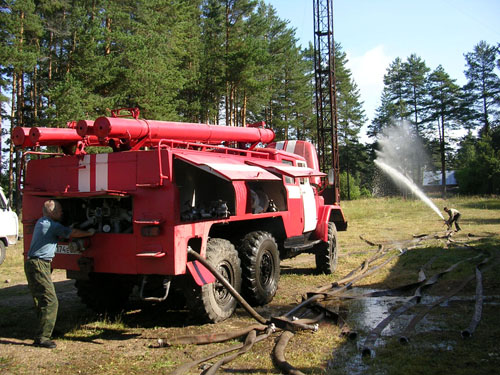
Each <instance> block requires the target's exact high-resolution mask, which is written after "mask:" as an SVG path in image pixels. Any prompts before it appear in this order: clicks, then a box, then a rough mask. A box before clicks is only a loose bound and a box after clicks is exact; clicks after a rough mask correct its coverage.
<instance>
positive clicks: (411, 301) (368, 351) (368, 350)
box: [361, 254, 482, 357]
mask: <svg viewBox="0 0 500 375" xmlns="http://www.w3.org/2000/svg"><path fill="white" fill-rule="evenodd" d="M481 255H482V254H479V255H476V256H474V257H470V258H467V259H462V260H461V261H459V262H457V263H455V264H453V265H451V266H450V267H448V268H447V269H446V270H444V271H442V272H439V273H437V274H435V275H434V276H432V277H431V278H430V279H428V280H424V281H422V285H421V286H419V287H418V288H417V289H416V291H415V293H414V295H413V296H412V297H411V298H408V299H407V300H406V302H405V303H404V304H403V305H402V306H400V307H399V308H398V309H396V310H395V311H393V312H392V314H390V315H389V316H388V317H387V318H385V319H384V320H382V321H381V322H380V323H379V324H378V325H377V326H376V327H375V328H374V329H373V330H372V331H371V332H370V333H369V334H368V337H367V338H366V340H365V342H364V344H363V347H362V350H361V354H362V356H363V357H366V356H370V357H374V356H375V351H374V347H375V342H376V341H377V339H378V338H379V336H380V334H381V333H382V331H383V330H384V328H385V327H387V325H388V324H389V323H390V322H391V321H392V320H393V319H394V318H396V317H398V316H399V315H401V314H402V313H404V312H405V311H407V310H408V309H409V308H411V307H413V306H414V305H415V304H417V303H418V302H419V301H420V299H421V297H422V291H423V290H424V289H427V288H429V287H430V286H432V285H434V284H435V283H436V282H437V281H438V280H439V279H440V278H441V277H442V276H443V275H445V274H447V273H449V272H451V271H453V270H454V269H455V268H457V267H458V266H459V265H460V264H462V263H464V262H466V261H469V260H472V259H475V258H477V257H480V256H481Z"/></svg>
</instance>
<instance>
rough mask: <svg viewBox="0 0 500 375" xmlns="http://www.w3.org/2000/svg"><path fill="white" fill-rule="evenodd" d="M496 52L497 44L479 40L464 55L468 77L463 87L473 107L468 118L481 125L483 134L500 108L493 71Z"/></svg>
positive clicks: (499, 83)
mask: <svg viewBox="0 0 500 375" xmlns="http://www.w3.org/2000/svg"><path fill="white" fill-rule="evenodd" d="M498 52H499V49H498V47H497V46H490V45H488V44H487V43H486V42H485V41H481V42H479V43H478V44H477V45H476V46H474V50H473V52H469V53H466V54H465V55H464V56H465V60H466V63H467V70H465V76H466V77H467V79H468V83H467V85H466V86H465V88H464V89H465V90H466V92H467V93H468V94H469V95H468V98H467V99H468V104H469V106H470V107H471V108H473V109H474V112H472V113H471V116H470V118H469V119H468V120H469V121H471V122H472V123H473V124H474V125H475V126H476V127H477V126H481V130H482V133H483V134H489V132H490V127H491V122H492V119H493V118H494V117H495V116H497V115H498V111H499V109H500V77H498V75H497V74H496V73H495V64H496V63H497V62H496V59H497V57H498ZM497 64H498V63H497Z"/></svg>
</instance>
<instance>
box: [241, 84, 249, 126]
mask: <svg viewBox="0 0 500 375" xmlns="http://www.w3.org/2000/svg"><path fill="white" fill-rule="evenodd" d="M247 99H248V98H247V92H246V90H244V91H243V106H242V107H241V124H242V125H243V127H246V126H247Z"/></svg>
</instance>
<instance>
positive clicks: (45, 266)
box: [24, 259, 59, 342]
mask: <svg viewBox="0 0 500 375" xmlns="http://www.w3.org/2000/svg"><path fill="white" fill-rule="evenodd" d="M50 271H51V270H50V262H48V261H46V260H42V259H28V260H26V262H25V263H24V272H25V273H26V279H27V280H28V286H29V289H30V291H31V295H32V296H33V301H34V302H35V309H36V313H37V318H38V329H37V331H36V336H35V340H39V341H40V342H43V341H46V340H50V337H51V336H52V331H53V330H54V326H55V324H56V319H57V309H58V306H59V302H58V301H57V295H56V290H55V288H54V283H53V282H52V278H51V276H50V273H51V272H50Z"/></svg>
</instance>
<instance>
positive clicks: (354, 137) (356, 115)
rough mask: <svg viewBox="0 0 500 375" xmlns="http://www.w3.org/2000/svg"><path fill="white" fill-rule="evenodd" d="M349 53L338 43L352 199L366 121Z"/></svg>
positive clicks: (344, 156)
mask: <svg viewBox="0 0 500 375" xmlns="http://www.w3.org/2000/svg"><path fill="white" fill-rule="evenodd" d="M347 62H348V61H347V56H346V54H345V52H343V51H342V46H341V45H340V44H339V43H336V46H335V77H336V79H337V81H336V87H337V112H338V129H339V130H338V131H339V154H340V164H341V165H340V167H341V168H342V169H343V170H345V172H346V173H347V192H348V199H351V197H350V192H351V187H350V182H351V176H352V175H356V174H357V170H358V167H359V164H360V162H361V161H362V156H363V152H362V151H363V150H362V147H361V145H360V143H359V140H358V138H359V132H360V130H361V127H362V126H363V124H364V122H365V120H366V119H365V114H364V111H363V108H362V104H363V103H362V102H361V101H360V93H359V89H358V87H357V85H356V83H355V82H354V80H353V79H352V73H351V71H350V70H349V69H348V68H347Z"/></svg>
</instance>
